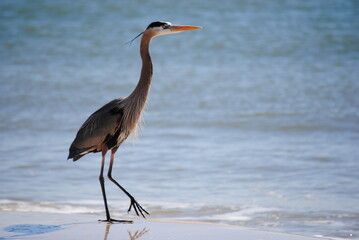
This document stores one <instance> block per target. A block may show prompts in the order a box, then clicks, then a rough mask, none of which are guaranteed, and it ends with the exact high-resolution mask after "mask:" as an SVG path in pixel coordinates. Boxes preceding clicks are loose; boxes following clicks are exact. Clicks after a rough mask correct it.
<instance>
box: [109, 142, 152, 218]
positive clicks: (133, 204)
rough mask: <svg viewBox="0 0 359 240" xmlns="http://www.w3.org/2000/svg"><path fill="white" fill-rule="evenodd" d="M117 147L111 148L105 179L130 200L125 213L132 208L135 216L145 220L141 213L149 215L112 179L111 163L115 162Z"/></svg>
mask: <svg viewBox="0 0 359 240" xmlns="http://www.w3.org/2000/svg"><path fill="white" fill-rule="evenodd" d="M117 149H118V147H115V148H112V150H111V158H110V166H109V168H108V173H107V177H108V178H109V179H110V180H111V181H112V182H113V183H114V184H116V186H117V187H119V188H120V189H121V190H122V191H123V192H124V193H125V194H126V195H127V196H128V197H129V198H130V200H131V204H130V207H129V208H128V210H127V212H130V211H131V209H132V207H133V209H134V210H135V212H136V214H137V216H139V213H140V214H141V215H142V217H144V218H146V217H145V215H144V214H143V213H146V214H147V215H149V213H148V212H147V211H146V210H145V209H143V207H141V205H140V204H138V202H137V201H136V200H135V198H134V197H132V195H131V194H130V193H129V192H127V191H126V189H124V188H123V187H122V186H121V185H120V184H119V183H118V182H117V181H116V180H115V179H113V177H112V165H113V162H114V160H115V153H116V151H117Z"/></svg>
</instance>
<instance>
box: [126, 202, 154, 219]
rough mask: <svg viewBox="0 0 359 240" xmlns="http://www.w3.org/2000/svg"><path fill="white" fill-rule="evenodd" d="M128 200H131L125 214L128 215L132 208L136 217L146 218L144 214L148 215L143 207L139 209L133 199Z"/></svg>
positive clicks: (139, 206)
mask: <svg viewBox="0 0 359 240" xmlns="http://www.w3.org/2000/svg"><path fill="white" fill-rule="evenodd" d="M130 199H131V204H130V207H129V208H128V210H127V213H129V212H130V211H131V209H132V207H133V209H134V210H135V212H136V215H137V216H140V214H141V216H142V217H143V218H146V216H145V214H147V215H150V214H149V213H148V212H147V211H146V210H145V209H144V208H143V207H141V205H140V204H139V203H138V202H137V201H136V200H135V199H134V198H133V197H130Z"/></svg>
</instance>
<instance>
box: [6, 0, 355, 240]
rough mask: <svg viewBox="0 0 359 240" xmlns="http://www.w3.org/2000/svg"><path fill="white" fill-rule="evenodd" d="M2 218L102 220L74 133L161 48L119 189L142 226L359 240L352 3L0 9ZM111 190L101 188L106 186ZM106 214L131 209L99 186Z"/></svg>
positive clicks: (125, 150)
mask: <svg viewBox="0 0 359 240" xmlns="http://www.w3.org/2000/svg"><path fill="white" fill-rule="evenodd" d="M0 8H1V10H0V18H1V20H0V85H1V86H0V137H1V142H0V160H1V166H0V182H1V188H0V211H35V212H52V213H54V212H55V213H57V212H58V213H91V214H98V215H104V208H103V202H102V197H101V191H100V185H99V183H98V175H99V170H100V158H101V156H100V154H90V155H87V156H86V157H84V158H82V159H81V160H80V161H78V162H76V163H73V162H70V161H66V158H67V154H68V147H69V145H70V144H71V142H72V140H73V138H74V137H75V134H76V131H77V130H78V128H79V127H80V125H81V124H82V123H83V121H84V120H86V118H87V117H88V116H89V115H90V114H91V113H92V112H93V111H95V110H96V109H98V108H99V107H101V106H102V105H103V104H105V103H106V102H108V101H110V100H112V99H114V98H117V97H124V96H127V95H128V94H129V93H130V92H131V91H132V90H133V88H134V87H135V85H136V83H137V81H138V77H139V72H140V67H141V62H140V58H139V51H138V47H139V41H138V40H136V41H135V42H133V43H132V45H131V46H129V45H126V44H125V42H127V41H129V40H131V39H132V38H133V37H134V36H135V35H137V34H138V33H139V32H141V31H142V30H143V29H144V28H145V27H147V25H148V24H149V23H150V22H152V21H156V20H165V21H171V22H173V23H174V24H187V25H199V26H203V27H204V28H203V29H202V30H198V31H193V32H186V33H182V34H177V35H170V36H164V37H159V38H156V39H154V40H153V42H152V46H151V53H152V57H153V61H154V70H155V72H154V79H153V84H152V88H151V93H150V97H149V102H148V107H147V111H146V112H145V114H144V123H143V127H142V129H141V131H140V136H139V138H138V140H135V141H133V140H132V141H131V140H130V141H127V142H126V144H124V145H123V146H121V148H120V150H119V151H118V152H117V160H116V162H115V169H114V173H113V175H114V177H115V178H117V180H118V181H119V182H120V183H122V185H123V186H124V187H125V188H126V189H127V190H128V191H129V192H131V193H132V194H133V195H134V196H135V197H136V199H137V200H138V201H139V202H140V203H141V204H142V205H143V207H145V208H146V209H147V210H148V211H149V212H150V213H151V216H150V218H166V219H172V218H173V219H183V220H195V221H207V222H216V223H230V224H235V225H240V226H248V227H254V228H257V229H264V230H271V231H285V232H290V233H299V234H305V235H316V236H330V237H336V238H349V239H355V238H356V239H359V201H358V199H359V190H358V189H359V188H358V186H359V185H358V182H359V181H358V180H359V166H358V160H359V159H358V158H359V145H358V143H359V94H358V93H359V78H358V77H359V2H358V1H356V0H352V1H350V0H306V1H299V0H298V1H296V0H272V1H264V0H262V1H260V0H224V1H212V0H209V1H174V0H168V1H160V0H153V1H145V0H131V1H130V0H126V1H115V0H106V1H102V0H93V1H84V0H79V1H68V0H63V1H55V0H38V1H26V0H16V1H14V0H2V1H1V2H0ZM107 183H108V182H107ZM107 190H108V198H109V204H110V209H111V211H112V212H113V214H114V216H117V217H127V216H128V215H127V214H126V210H127V207H128V204H129V201H128V199H127V198H126V196H125V195H123V194H122V193H121V192H120V191H119V190H118V189H117V188H116V187H115V186H114V185H112V184H110V183H108V185H107Z"/></svg>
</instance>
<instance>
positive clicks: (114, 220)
mask: <svg viewBox="0 0 359 240" xmlns="http://www.w3.org/2000/svg"><path fill="white" fill-rule="evenodd" d="M98 221H99V222H106V223H129V224H131V223H133V221H131V220H118V219H113V218H110V219H106V220H101V219H100V220H98Z"/></svg>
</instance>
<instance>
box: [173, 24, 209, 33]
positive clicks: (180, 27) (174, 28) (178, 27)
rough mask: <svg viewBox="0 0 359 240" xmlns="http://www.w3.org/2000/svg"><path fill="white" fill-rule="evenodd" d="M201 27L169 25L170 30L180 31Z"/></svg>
mask: <svg viewBox="0 0 359 240" xmlns="http://www.w3.org/2000/svg"><path fill="white" fill-rule="evenodd" d="M201 28H202V27H197V26H180V25H177V26H172V27H171V31H172V32H182V31H188V30H197V29H201Z"/></svg>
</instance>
